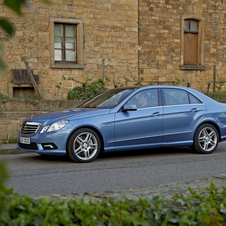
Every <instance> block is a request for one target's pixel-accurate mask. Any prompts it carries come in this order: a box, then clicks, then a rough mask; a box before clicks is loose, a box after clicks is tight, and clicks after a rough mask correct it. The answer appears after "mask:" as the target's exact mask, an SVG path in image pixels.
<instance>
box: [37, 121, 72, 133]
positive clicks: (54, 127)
mask: <svg viewBox="0 0 226 226" xmlns="http://www.w3.org/2000/svg"><path fill="white" fill-rule="evenodd" d="M67 124H68V121H67V120H62V121H59V122H55V123H53V124H52V125H51V126H49V125H47V126H44V127H43V128H42V130H41V132H40V133H44V132H46V131H47V133H48V132H53V131H57V130H60V129H62V128H64V127H65V126H66V125H67Z"/></svg>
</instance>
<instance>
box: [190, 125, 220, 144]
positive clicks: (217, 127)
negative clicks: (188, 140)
mask: <svg viewBox="0 0 226 226" xmlns="http://www.w3.org/2000/svg"><path fill="white" fill-rule="evenodd" d="M207 123H208V124H211V125H212V126H214V127H215V128H216V130H217V132H218V134H219V142H220V141H221V131H220V128H219V126H218V125H217V123H215V122H213V121H205V122H202V123H200V124H199V125H198V126H197V127H196V129H195V131H194V134H193V140H194V138H195V132H196V130H197V129H198V128H199V127H200V126H201V125H203V124H207Z"/></svg>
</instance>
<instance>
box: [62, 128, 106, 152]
mask: <svg viewBox="0 0 226 226" xmlns="http://www.w3.org/2000/svg"><path fill="white" fill-rule="evenodd" d="M84 128H88V129H91V130H93V131H94V132H96V133H97V135H98V136H99V138H100V142H101V150H100V152H104V138H103V136H102V134H101V133H100V131H99V130H98V129H96V128H95V127H92V126H81V127H78V128H76V129H74V130H73V131H72V132H71V134H70V136H68V138H67V145H66V151H67V149H68V142H69V140H70V138H71V136H72V134H73V133H74V132H75V131H77V130H79V129H84Z"/></svg>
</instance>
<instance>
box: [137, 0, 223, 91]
mask: <svg viewBox="0 0 226 226" xmlns="http://www.w3.org/2000/svg"><path fill="white" fill-rule="evenodd" d="M138 3H139V12H138V15H139V76H140V78H144V80H145V81H152V80H153V81H162V82H164V81H170V80H174V81H175V79H176V78H180V79H182V78H183V79H185V80H186V81H187V82H189V83H191V87H192V88H195V89H197V90H199V91H206V86H207V84H208V83H209V82H211V89H212V85H213V83H212V82H213V65H216V74H217V78H216V79H217V81H220V80H225V79H226V76H225V74H226V62H225V56H226V30H225V24H226V2H225V1H222V0H216V1H209V0H179V1H178V0H138ZM188 14H189V15H192V17H198V18H203V26H204V42H203V43H202V45H203V48H204V56H203V61H204V63H203V65H204V66H205V67H206V69H205V70H181V69H180V66H181V57H182V56H181V49H182V48H183V47H181V41H182V37H181V29H182V27H181V25H182V18H183V16H185V15H188ZM182 32H183V31H182ZM199 35H200V34H199Z"/></svg>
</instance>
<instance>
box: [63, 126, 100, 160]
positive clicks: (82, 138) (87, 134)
mask: <svg viewBox="0 0 226 226" xmlns="http://www.w3.org/2000/svg"><path fill="white" fill-rule="evenodd" d="M100 149H101V142H100V138H99V136H98V135H97V133H96V132H95V131H93V130H91V129H89V128H82V129H78V130H76V131H75V132H74V133H73V134H72V136H71V137H70V139H69V141H68V147H67V153H68V156H69V158H70V159H71V160H72V161H75V162H82V163H86V162H91V161H93V160H94V159H96V158H97V156H98V155H99V153H100Z"/></svg>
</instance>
